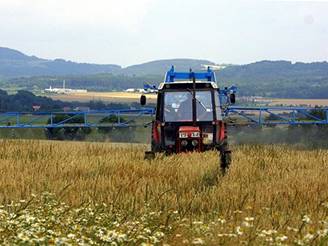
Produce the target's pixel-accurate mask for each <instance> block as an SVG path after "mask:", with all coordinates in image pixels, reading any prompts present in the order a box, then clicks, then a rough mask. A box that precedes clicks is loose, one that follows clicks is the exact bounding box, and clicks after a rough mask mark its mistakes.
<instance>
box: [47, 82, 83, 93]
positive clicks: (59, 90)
mask: <svg viewBox="0 0 328 246" xmlns="http://www.w3.org/2000/svg"><path fill="white" fill-rule="evenodd" d="M65 83H66V82H65V80H64V81H63V88H52V87H51V86H50V87H49V88H48V89H45V90H44V92H46V93H55V94H71V93H87V92H88V91H87V90H85V89H69V88H66V86H65Z"/></svg>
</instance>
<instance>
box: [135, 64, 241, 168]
mask: <svg viewBox="0 0 328 246" xmlns="http://www.w3.org/2000/svg"><path fill="white" fill-rule="evenodd" d="M177 80H178V81H177ZM157 94H158V97H157V107H156V118H155V120H154V121H153V122H152V135H151V151H147V152H146V153H145V158H146V159H151V158H154V157H155V153H158V152H164V153H167V154H171V153H183V152H189V151H199V152H203V151H207V150H213V149H214V150H217V151H218V152H219V153H220V157H219V159H220V167H221V170H222V171H223V172H225V170H226V169H227V168H228V167H229V164H230V162H231V151H230V150H229V146H228V141H227V129H226V125H225V123H224V122H223V114H224V105H222V104H223V102H222V101H223V98H225V99H226V101H227V102H229V103H234V102H235V94H234V91H233V90H228V89H227V88H225V89H224V90H220V89H219V88H218V87H217V84H216V82H215V74H214V72H213V71H211V70H210V69H208V70H207V71H206V72H202V73H195V72H192V71H190V72H187V73H181V72H180V73H179V72H175V71H174V68H173V67H172V69H171V70H170V71H169V72H167V74H166V78H165V82H164V83H161V84H160V86H159V88H158V92H157ZM140 103H141V105H145V104H146V97H145V95H142V96H141V98H140Z"/></svg>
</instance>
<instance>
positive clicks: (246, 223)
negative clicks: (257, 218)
mask: <svg viewBox="0 0 328 246" xmlns="http://www.w3.org/2000/svg"><path fill="white" fill-rule="evenodd" d="M241 225H242V226H245V227H252V226H253V225H252V224H251V223H248V222H247V221H244V222H243V223H242V224H241Z"/></svg>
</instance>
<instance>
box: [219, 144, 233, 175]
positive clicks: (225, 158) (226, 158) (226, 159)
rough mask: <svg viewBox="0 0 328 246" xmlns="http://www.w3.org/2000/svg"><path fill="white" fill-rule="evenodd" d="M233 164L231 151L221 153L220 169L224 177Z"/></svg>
mask: <svg viewBox="0 0 328 246" xmlns="http://www.w3.org/2000/svg"><path fill="white" fill-rule="evenodd" d="M230 164H231V151H229V150H225V151H220V168H221V173H222V174H223V175H225V174H226V172H227V170H228V168H229V166H230Z"/></svg>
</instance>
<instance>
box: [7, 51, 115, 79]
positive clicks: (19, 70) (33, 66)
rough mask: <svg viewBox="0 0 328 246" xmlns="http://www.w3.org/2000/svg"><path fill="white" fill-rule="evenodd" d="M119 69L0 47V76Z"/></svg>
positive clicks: (55, 74) (105, 71)
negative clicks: (31, 54)
mask: <svg viewBox="0 0 328 246" xmlns="http://www.w3.org/2000/svg"><path fill="white" fill-rule="evenodd" d="M120 69H121V66H118V65H98V64H88V63H76V62H71V61H66V60H63V59H55V60H48V59H42V58H38V57H36V56H27V55H25V54H23V53H21V52H19V51H17V50H13V49H9V48H1V47H0V77H22V76H41V75H51V76H58V75H84V74H96V73H111V72H114V71H115V70H120Z"/></svg>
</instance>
